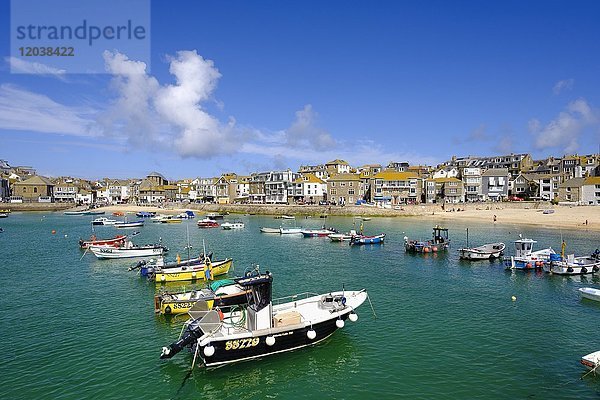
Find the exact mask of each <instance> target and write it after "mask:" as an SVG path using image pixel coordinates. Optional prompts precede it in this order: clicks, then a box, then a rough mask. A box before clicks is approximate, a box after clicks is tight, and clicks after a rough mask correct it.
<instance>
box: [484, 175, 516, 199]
mask: <svg viewBox="0 0 600 400" xmlns="http://www.w3.org/2000/svg"><path fill="white" fill-rule="evenodd" d="M509 177H510V171H509V169H508V168H492V169H488V170H487V171H485V172H484V173H483V174H482V175H481V194H482V199H483V200H491V201H501V200H504V199H506V198H507V197H508V181H509Z"/></svg>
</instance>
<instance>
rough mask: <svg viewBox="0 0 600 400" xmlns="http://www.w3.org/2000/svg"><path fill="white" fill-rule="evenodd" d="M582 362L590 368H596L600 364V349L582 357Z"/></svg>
mask: <svg viewBox="0 0 600 400" xmlns="http://www.w3.org/2000/svg"><path fill="white" fill-rule="evenodd" d="M580 362H581V364H582V365H584V366H585V367H586V368H587V369H589V370H595V369H596V368H598V366H599V365H600V351H595V352H593V353H590V354H586V355H585V356H583V357H581V361H580Z"/></svg>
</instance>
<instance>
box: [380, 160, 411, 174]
mask: <svg viewBox="0 0 600 400" xmlns="http://www.w3.org/2000/svg"><path fill="white" fill-rule="evenodd" d="M409 166H410V164H409V163H407V162H396V161H390V163H389V164H388V165H387V167H385V169H389V170H393V171H396V172H406V171H408V167H409Z"/></svg>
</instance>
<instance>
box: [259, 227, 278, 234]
mask: <svg viewBox="0 0 600 400" xmlns="http://www.w3.org/2000/svg"><path fill="white" fill-rule="evenodd" d="M280 229H281V228H268V227H265V226H263V227H262V228H260V231H261V232H262V233H281V230H280Z"/></svg>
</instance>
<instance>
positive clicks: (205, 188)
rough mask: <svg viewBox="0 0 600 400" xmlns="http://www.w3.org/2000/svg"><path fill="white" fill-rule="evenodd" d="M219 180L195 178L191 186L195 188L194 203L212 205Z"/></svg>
mask: <svg viewBox="0 0 600 400" xmlns="http://www.w3.org/2000/svg"><path fill="white" fill-rule="evenodd" d="M218 181H219V178H215V177H213V178H196V179H194V180H193V181H192V184H193V185H195V187H196V192H197V194H196V201H198V202H200V203H214V202H215V201H216V198H217V182H218Z"/></svg>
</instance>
